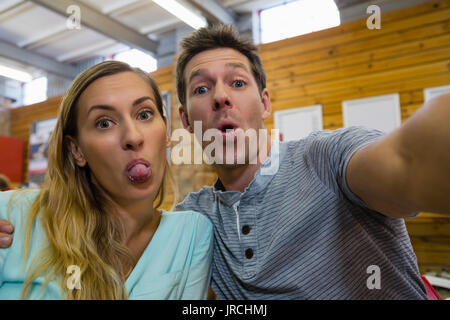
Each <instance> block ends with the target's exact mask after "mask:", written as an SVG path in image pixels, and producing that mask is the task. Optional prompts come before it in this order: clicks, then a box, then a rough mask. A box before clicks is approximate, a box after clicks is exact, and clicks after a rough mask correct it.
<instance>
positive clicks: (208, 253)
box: [0, 190, 213, 300]
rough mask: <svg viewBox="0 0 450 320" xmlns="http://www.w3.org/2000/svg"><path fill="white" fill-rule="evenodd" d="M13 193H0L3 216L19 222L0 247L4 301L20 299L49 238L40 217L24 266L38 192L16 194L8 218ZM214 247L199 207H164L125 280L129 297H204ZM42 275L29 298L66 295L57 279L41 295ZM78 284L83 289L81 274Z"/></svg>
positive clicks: (0, 215) (0, 283)
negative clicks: (9, 240) (28, 218)
mask: <svg viewBox="0 0 450 320" xmlns="http://www.w3.org/2000/svg"><path fill="white" fill-rule="evenodd" d="M14 192H15V191H7V192H0V219H4V220H9V219H8V218H10V222H11V223H12V224H13V225H14V227H15V231H14V235H13V238H14V241H13V243H12V245H11V247H10V248H8V249H2V250H0V300H1V299H3V300H4V299H20V293H21V290H22V285H23V283H24V279H25V275H26V271H27V270H28V267H29V266H30V264H31V261H32V260H33V257H34V256H36V254H37V253H38V252H39V250H41V248H43V246H44V245H45V244H46V241H47V239H46V235H45V233H44V230H43V229H42V226H41V223H40V221H39V219H37V222H36V223H35V224H34V226H33V229H32V233H31V241H30V255H29V257H28V259H27V261H26V269H25V268H24V261H23V256H24V245H25V230H26V229H25V227H26V226H25V222H26V221H25V220H26V214H27V213H28V209H29V208H30V205H31V203H32V202H33V200H34V198H35V197H36V196H37V194H38V192H39V191H37V190H33V191H27V192H24V191H21V192H20V193H19V194H18V195H16V196H14V199H13V201H12V204H11V214H10V217H8V216H7V207H8V201H9V199H10V198H11V195H12V194H13V193H14ZM212 252H213V229H212V224H211V222H210V221H209V219H208V218H206V217H205V216H203V215H201V214H200V213H198V212H195V211H179V212H166V211H164V212H163V214H162V217H161V222H160V225H159V227H158V229H157V231H156V233H155V234H154V236H153V238H152V241H151V242H150V243H149V244H148V246H147V248H146V249H145V250H144V252H143V254H142V256H141V258H140V259H139V261H138V263H137V264H136V266H135V267H134V269H133V271H132V273H131V274H130V275H129V277H128V279H127V280H126V283H125V287H126V290H127V293H128V296H129V299H205V298H206V296H207V294H208V288H209V283H210V278H211V259H212ZM72 275H74V273H72ZM43 280H44V277H38V278H36V279H35V280H34V281H33V285H32V288H31V294H30V298H31V299H62V294H61V289H60V287H59V286H58V283H57V281H56V279H54V280H53V281H50V283H49V285H48V287H47V288H46V289H45V290H44V291H43V292H42V293H41V294H40V295H39V296H37V294H38V292H39V290H40V289H41V288H42V284H43ZM80 284H81V288H82V287H83V275H82V274H81V277H80ZM74 290H76V289H74Z"/></svg>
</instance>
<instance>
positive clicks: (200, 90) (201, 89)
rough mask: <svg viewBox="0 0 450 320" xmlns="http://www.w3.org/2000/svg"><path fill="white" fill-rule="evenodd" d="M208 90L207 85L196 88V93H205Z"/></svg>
mask: <svg viewBox="0 0 450 320" xmlns="http://www.w3.org/2000/svg"><path fill="white" fill-rule="evenodd" d="M207 91H208V88H206V87H205V86H202V87H198V88H196V89H195V90H194V93H196V94H204V93H206V92H207Z"/></svg>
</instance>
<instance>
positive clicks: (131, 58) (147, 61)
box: [113, 49, 157, 72]
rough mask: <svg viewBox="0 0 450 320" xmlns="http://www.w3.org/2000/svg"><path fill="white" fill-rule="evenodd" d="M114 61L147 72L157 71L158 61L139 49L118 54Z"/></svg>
mask: <svg viewBox="0 0 450 320" xmlns="http://www.w3.org/2000/svg"><path fill="white" fill-rule="evenodd" d="M113 59H114V60H117V61H122V62H125V63H128V64H129V65H130V66H132V67H134V68H139V69H142V70H143V71H145V72H153V71H155V70H156V69H157V64H156V59H155V58H153V57H152V56H150V55H148V54H146V53H144V52H142V51H140V50H137V49H131V50H128V51H124V52H120V53H117V54H115V55H114V58H113Z"/></svg>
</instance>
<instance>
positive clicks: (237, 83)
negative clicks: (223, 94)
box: [233, 80, 245, 88]
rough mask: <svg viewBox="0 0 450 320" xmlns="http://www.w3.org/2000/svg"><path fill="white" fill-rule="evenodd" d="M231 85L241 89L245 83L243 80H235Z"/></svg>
mask: <svg viewBox="0 0 450 320" xmlns="http://www.w3.org/2000/svg"><path fill="white" fill-rule="evenodd" d="M233 85H234V87H236V88H242V87H243V86H245V81H244V80H235V81H233Z"/></svg>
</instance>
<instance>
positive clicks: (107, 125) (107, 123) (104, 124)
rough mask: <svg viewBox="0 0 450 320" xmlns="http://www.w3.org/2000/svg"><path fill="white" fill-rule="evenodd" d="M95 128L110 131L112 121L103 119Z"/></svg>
mask: <svg viewBox="0 0 450 320" xmlns="http://www.w3.org/2000/svg"><path fill="white" fill-rule="evenodd" d="M95 126H96V127H97V128H99V129H108V128H110V127H111V126H112V121H111V120H108V119H101V120H99V121H97V122H96V124H95Z"/></svg>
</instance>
